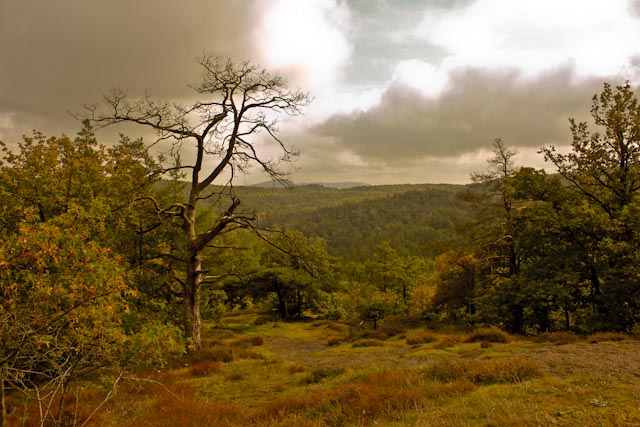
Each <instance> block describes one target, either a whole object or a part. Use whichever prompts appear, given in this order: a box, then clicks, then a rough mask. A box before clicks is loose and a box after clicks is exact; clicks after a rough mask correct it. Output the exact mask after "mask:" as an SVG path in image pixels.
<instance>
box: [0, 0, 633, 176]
mask: <svg viewBox="0 0 640 427" xmlns="http://www.w3.org/2000/svg"><path fill="white" fill-rule="evenodd" d="M203 52H218V53H220V54H223V55H228V56H232V57H233V58H236V59H248V60H250V61H252V62H254V63H256V64H259V65H261V66H263V67H265V68H267V69H269V70H273V71H278V72H280V73H281V74H283V75H285V76H287V77H288V78H289V81H290V85H291V86H292V87H300V88H302V89H303V90H306V91H308V92H310V94H311V95H312V96H313V97H314V102H313V104H312V105H311V106H310V107H309V108H308V109H307V110H306V114H305V115H304V117H299V118H297V119H295V120H294V121H289V122H286V123H283V124H282V126H281V132H282V137H283V139H284V140H285V141H286V142H287V143H288V144H290V145H293V146H295V147H296V148H297V149H298V150H300V151H301V153H302V154H301V156H300V158H299V159H298V160H297V162H296V167H297V171H296V172H295V174H294V175H293V180H294V181H295V182H314V181H324V182H330V181H359V182H367V183H371V184H399V183H423V182H434V183H435V182H452V183H465V182H468V181H469V174H470V172H472V171H481V170H483V169H484V168H485V166H486V163H485V161H486V159H487V157H488V156H489V154H490V153H489V151H488V150H490V146H491V142H492V141H493V139H494V138H496V137H502V138H503V140H504V142H505V143H506V144H507V145H508V146H510V147H514V148H517V150H518V152H519V155H518V158H517V160H518V162H519V163H520V164H522V165H526V166H534V167H538V168H540V167H544V166H545V164H544V161H543V159H542V158H541V156H540V155H539V154H537V151H538V149H539V148H540V147H542V146H544V145H551V144H553V145H556V146H567V145H568V144H569V142H570V139H571V135H570V133H569V127H568V121H567V119H568V118H569V117H575V118H577V119H579V120H586V119H587V118H588V114H589V109H590V104H591V97H592V96H593V94H595V93H598V92H600V91H601V89H602V84H603V82H605V81H608V82H611V83H613V84H618V83H623V82H624V81H625V80H629V81H630V82H631V84H632V85H634V86H636V85H637V84H638V83H640V1H637V0H606V1H605V0H537V1H530V0H422V1H419V0H345V1H341V0H226V1H223V0H184V1H180V2H178V1H175V0H109V1H104V0H57V1H45V0H0V58H1V61H2V62H1V65H0V139H1V140H4V141H5V142H8V143H12V142H15V141H17V140H18V139H19V138H20V136H21V135H23V134H29V133H30V132H31V129H37V130H39V131H41V132H43V133H45V134H46V135H59V134H61V133H65V134H67V135H75V133H76V131H77V130H78V128H79V125H78V123H77V122H75V121H74V119H72V118H71V117H70V116H69V115H68V114H67V111H69V110H72V111H77V110H79V109H80V107H81V105H82V104H87V103H91V102H94V101H97V100H99V98H100V95H101V94H102V93H104V92H106V91H107V90H109V89H110V88H113V87H119V88H123V89H126V90H128V91H129V92H130V93H134V94H136V93H138V94H142V93H144V92H145V91H146V92H148V93H149V94H150V95H152V96H153V97H157V98H162V99H186V98H188V96H189V94H190V91H191V89H189V88H188V87H187V84H189V83H191V82H194V81H195V80H196V79H197V76H198V74H199V70H198V65H197V64H196V61H195V60H196V58H197V57H198V56H199V55H200V54H201V53H203ZM127 133H128V134H130V135H131V136H133V137H135V136H138V135H137V134H136V130H131V129H127ZM109 138H111V135H110V134H105V135H104V136H102V135H101V134H99V139H100V140H101V142H104V143H107V142H109V141H108V140H109ZM259 180H261V178H259V177H255V178H254V177H247V178H246V181H247V182H252V181H259Z"/></svg>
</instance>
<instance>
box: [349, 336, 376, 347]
mask: <svg viewBox="0 0 640 427" xmlns="http://www.w3.org/2000/svg"><path fill="white" fill-rule="evenodd" d="M382 346H384V343H383V342H382V341H380V340H377V339H374V338H371V339H364V340H358V341H356V342H354V343H353V344H351V347H353V348H356V347H382Z"/></svg>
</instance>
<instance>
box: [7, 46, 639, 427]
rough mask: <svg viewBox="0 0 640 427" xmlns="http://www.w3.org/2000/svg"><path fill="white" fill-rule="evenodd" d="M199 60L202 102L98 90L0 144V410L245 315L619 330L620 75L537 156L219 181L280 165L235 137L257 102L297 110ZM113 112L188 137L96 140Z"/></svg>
mask: <svg viewBox="0 0 640 427" xmlns="http://www.w3.org/2000/svg"><path fill="white" fill-rule="evenodd" d="M201 61H202V65H203V67H204V69H205V74H204V77H203V80H202V83H201V86H198V87H196V91H197V92H198V94H200V95H202V96H203V99H213V101H199V102H197V103H196V104H194V105H193V106H190V107H188V108H187V107H182V106H180V107H176V106H172V105H170V104H168V103H167V104H162V103H160V102H151V101H149V100H148V99H141V100H130V99H128V98H127V96H126V94H124V93H120V92H117V91H114V92H112V93H110V95H108V96H106V98H105V99H106V101H105V102H106V105H105V106H104V107H105V110H104V111H103V110H99V109H98V108H97V107H92V108H91V109H89V110H88V111H86V112H85V116H84V117H81V119H82V121H81V124H80V125H79V131H78V133H77V135H76V136H75V137H68V136H65V135H61V136H47V135H45V134H43V133H40V132H35V131H34V133H33V134H32V135H29V136H25V137H24V138H23V140H22V141H19V142H15V144H11V145H10V144H8V143H1V146H2V157H1V162H2V164H1V166H0V235H1V237H0V240H1V243H0V277H1V286H2V288H1V289H0V292H1V294H0V341H1V345H0V368H1V370H2V371H1V376H0V378H1V381H0V382H1V384H2V389H1V394H2V419H3V426H4V425H8V424H6V422H8V421H7V420H8V419H9V414H10V413H15V412H12V411H15V410H16V409H15V408H13V409H12V408H11V407H10V405H7V404H6V403H5V402H6V401H9V400H10V399H7V398H5V397H6V396H12V395H14V394H15V393H18V394H20V395H21V396H26V397H27V398H28V400H30V401H32V402H36V404H37V405H38V406H37V407H38V408H39V414H40V416H41V420H43V421H42V422H43V423H42V425H60V426H61V425H71V424H69V422H68V420H67V421H65V419H64V417H63V415H64V414H65V413H67V412H65V411H64V410H63V406H64V405H67V404H68V402H69V400H68V399H67V400H65V399H66V396H68V395H69V393H70V390H72V388H71V385H72V384H74V383H76V382H78V381H83V380H85V379H86V378H93V379H95V378H99V381H101V382H104V383H107V384H108V387H106V389H107V390H109V393H112V392H115V390H116V388H117V387H116V386H117V385H118V384H119V383H120V382H122V381H124V379H125V378H126V377H127V375H129V374H128V373H129V372H132V371H135V370H136V369H142V368H143V367H154V368H155V369H160V368H162V367H163V366H167V363H169V361H170V360H171V358H172V357H176V355H185V354H187V355H189V357H197V356H196V355H197V354H199V352H201V351H202V349H203V342H204V341H206V340H203V335H202V330H203V325H205V326H207V325H209V326H212V327H215V326H216V325H223V324H224V319H225V318H226V317H228V316H235V315H240V314H246V313H254V314H257V315H259V318H261V319H263V320H262V321H263V322H266V321H277V322H284V323H288V322H310V321H316V322H317V321H334V322H341V323H340V324H345V325H351V326H358V327H360V328H365V329H367V330H369V331H376V330H379V329H384V327H385V325H391V324H398V322H400V323H403V322H404V323H406V324H411V325H424V326H428V327H430V328H433V329H434V330H440V329H443V328H451V327H460V328H467V329H469V330H471V329H475V328H494V329H493V330H494V331H495V330H501V331H504V332H505V333H508V334H512V335H514V336H538V335H541V334H548V333H560V332H567V333H573V334H576V335H578V336H586V335H589V334H593V333H604V332H617V333H625V334H638V332H639V330H638V324H639V322H640V286H639V283H640V276H639V274H640V272H639V271H638V267H637V266H638V265H640V197H639V191H640V105H638V99H637V97H636V95H635V94H634V92H633V90H632V88H631V87H630V85H629V84H626V85H622V86H611V85H609V84H604V87H603V91H602V92H601V93H599V94H596V95H594V97H593V100H592V110H591V112H592V119H593V122H592V123H588V124H587V123H579V122H576V121H574V120H571V121H570V123H569V126H570V130H571V134H572V135H573V140H572V141H571V151H569V152H566V153H565V152H560V151H557V150H556V149H555V147H552V146H549V147H541V148H540V155H541V156H544V158H545V160H546V161H547V163H548V164H549V165H550V168H552V169H554V172H553V173H546V172H545V171H543V170H536V169H534V168H531V167H527V166H526V165H520V164H518V162H517V152H516V151H515V150H513V149H512V148H510V146H509V144H508V141H506V142H505V141H503V140H502V139H500V138H496V139H495V141H493V142H491V141H488V143H487V146H490V147H491V149H492V157H491V158H490V159H489V160H488V162H487V167H486V169H485V170H482V171H478V172H477V173H474V174H473V175H472V177H471V181H472V183H471V184H468V185H449V184H421V185H389V186H362V187H354V188H344V189H336V188H328V187H324V186H322V185H319V184H313V185H302V186H285V187H280V186H274V187H273V188H262V187H251V186H237V185H235V184H234V180H233V177H234V176H236V175H238V174H241V173H242V171H243V170H245V168H247V166H248V164H257V165H258V166H259V167H260V168H262V169H263V170H264V171H266V172H267V173H268V174H270V175H271V176H272V178H273V179H274V180H275V181H276V182H282V176H281V175H280V174H279V170H278V169H277V167H276V165H274V164H272V163H271V162H270V161H268V160H264V159H262V158H260V156H259V154H258V153H257V152H256V150H255V146H253V145H252V142H251V136H252V135H253V134H254V133H256V132H259V131H261V130H266V132H267V133H268V134H270V132H271V131H270V126H271V123H270V122H269V121H268V120H267V119H266V116H265V114H264V111H266V110H268V111H269V113H287V114H296V112H297V109H298V107H299V106H301V105H303V104H305V103H306V102H307V101H308V100H307V98H306V95H305V94H301V93H298V92H295V91H290V90H289V89H288V88H287V87H286V82H284V81H282V80H280V79H279V78H278V77H274V76H270V75H268V74H265V72H263V71H261V70H259V69H256V68H253V67H252V66H250V65H249V64H246V63H241V64H234V63H231V62H225V61H221V60H219V59H218V58H213V57H203V58H202V60H201ZM230 88H231V89H230ZM229 91H231V92H229ZM233 91H235V92H233ZM239 100H241V102H240V101H239ZM230 112H232V113H230ZM254 113H255V114H254ZM194 115H195V116H196V117H197V118H196V119H194V120H193V121H192V122H189V121H188V120H190V119H192V118H193V117H194ZM123 122H131V123H136V124H138V125H141V126H147V127H150V128H152V129H153V130H155V131H156V132H157V133H158V135H159V138H162V139H167V138H169V137H173V138H175V139H176V140H177V141H179V142H180V144H183V141H185V140H187V141H192V144H191V145H188V144H184V145H183V147H184V149H191V150H193V153H191V154H194V153H195V159H196V160H195V161H194V162H193V163H188V162H187V163H185V162H186V160H184V159H183V158H182V157H181V155H180V153H179V152H178V151H176V150H171V151H170V152H169V153H164V154H159V153H157V152H154V151H153V150H151V149H149V148H148V144H146V143H145V141H143V140H141V139H131V138H129V137H127V136H125V135H121V136H120V139H119V141H118V142H117V143H115V144H112V143H110V141H99V140H98V133H97V132H96V130H97V129H100V128H102V127H104V126H112V125H116V124H118V123H123ZM498 132H499V130H498ZM273 138H274V140H275V141H276V143H278V144H280V145H281V147H282V151H283V158H284V160H285V161H289V159H288V158H287V154H288V153H289V151H288V148H287V147H286V146H285V145H284V144H283V143H282V142H281V141H280V140H279V139H278V138H277V137H276V136H273ZM212 141H219V142H212ZM207 144H214V145H215V146H214V147H208V146H207ZM184 157H185V158H187V156H184ZM192 157H194V156H192V155H190V156H188V158H189V159H191V158H192ZM211 157H212V158H213V159H214V160H213V167H210V166H209V165H210V163H207V162H211V160H207V159H208V158H211ZM225 174H226V175H225ZM96 372H100V373H101V375H100V376H99V377H96ZM71 394H72V393H71ZM110 397H111V395H110V394H107V397H105V400H104V402H107V401H108V400H109V398H110ZM67 406H69V405H67ZM71 406H73V405H71ZM98 409H100V405H98V406H97V407H96V410H98ZM65 423H67V424H65ZM74 425H75V424H74Z"/></svg>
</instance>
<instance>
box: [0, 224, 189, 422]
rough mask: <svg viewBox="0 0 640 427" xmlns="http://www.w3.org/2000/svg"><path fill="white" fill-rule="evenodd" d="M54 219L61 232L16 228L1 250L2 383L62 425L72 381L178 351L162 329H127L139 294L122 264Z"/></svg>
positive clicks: (39, 227)
mask: <svg viewBox="0 0 640 427" xmlns="http://www.w3.org/2000/svg"><path fill="white" fill-rule="evenodd" d="M57 219H58V222H59V223H63V224H64V226H59V225H56V224H54V223H53V222H48V223H44V224H38V225H22V226H20V228H19V230H18V231H17V232H16V233H15V234H14V235H13V236H12V237H10V238H9V239H7V240H6V241H4V242H2V244H1V245H0V283H1V284H2V288H1V289H0V342H1V345H0V367H1V368H2V369H1V374H2V375H1V379H0V380H1V381H2V390H3V392H4V389H5V388H8V389H9V390H11V389H17V390H21V391H22V392H23V393H25V395H26V396H27V397H29V398H34V399H35V400H36V401H37V403H38V405H39V407H40V417H41V422H42V423H47V424H48V423H51V424H52V425H66V423H68V422H69V420H67V419H65V416H66V414H68V413H69V411H67V410H66V409H67V408H65V406H64V405H65V402H67V401H66V399H65V396H66V394H67V393H68V392H69V390H70V386H71V384H72V383H73V382H75V381H78V380H80V379H82V378H84V377H85V376H86V375H87V374H89V373H92V372H95V371H96V370H97V369H103V368H108V369H113V370H114V371H116V372H121V371H122V370H124V369H127V368H130V367H131V366H132V365H135V364H138V363H143V362H146V361H161V360H163V359H164V358H165V357H166V356H167V354H168V352H171V351H176V349H178V348H180V347H179V345H178V343H179V341H176V336H177V335H176V334H175V333H174V332H175V331H172V330H171V329H170V328H167V327H166V326H165V325H161V324H154V323H152V322H146V323H145V324H136V325H135V328H131V327H128V325H129V324H130V322H128V321H127V318H128V317H129V315H130V314H129V313H130V310H131V307H132V304H133V303H134V300H135V297H136V294H137V292H136V290H135V289H134V288H132V287H130V286H129V285H128V281H129V280H128V277H127V272H126V263H125V262H124V261H123V259H122V257H121V256H119V255H117V254H114V253H112V251H111V250H110V249H107V248H104V247H102V246H100V245H99V244H97V243H96V242H94V241H91V240H90V239H89V238H88V237H87V234H86V230H83V229H82V228H80V229H78V228H76V227H74V226H70V225H69V223H71V222H73V218H68V217H67V219H66V220H64V221H63V218H62V217H61V216H59V217H58V218H57ZM70 219H71V221H70ZM109 395H110V394H108V395H107V397H108V396H109ZM2 397H3V399H2V402H4V396H2ZM72 412H73V411H72V409H71V413H72ZM2 414H3V416H6V409H5V408H4V407H3V408H2ZM5 419H6V418H5Z"/></svg>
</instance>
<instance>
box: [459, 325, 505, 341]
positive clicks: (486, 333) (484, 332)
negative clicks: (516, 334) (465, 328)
mask: <svg viewBox="0 0 640 427" xmlns="http://www.w3.org/2000/svg"><path fill="white" fill-rule="evenodd" d="M508 341H509V334H507V333H506V332H504V331H501V330H500V329H498V328H487V329H480V330H477V331H475V332H472V333H471V335H469V336H468V337H467V339H466V340H465V341H464V342H466V343H473V342H480V343H481V342H493V343H500V344H504V343H506V342H508Z"/></svg>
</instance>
